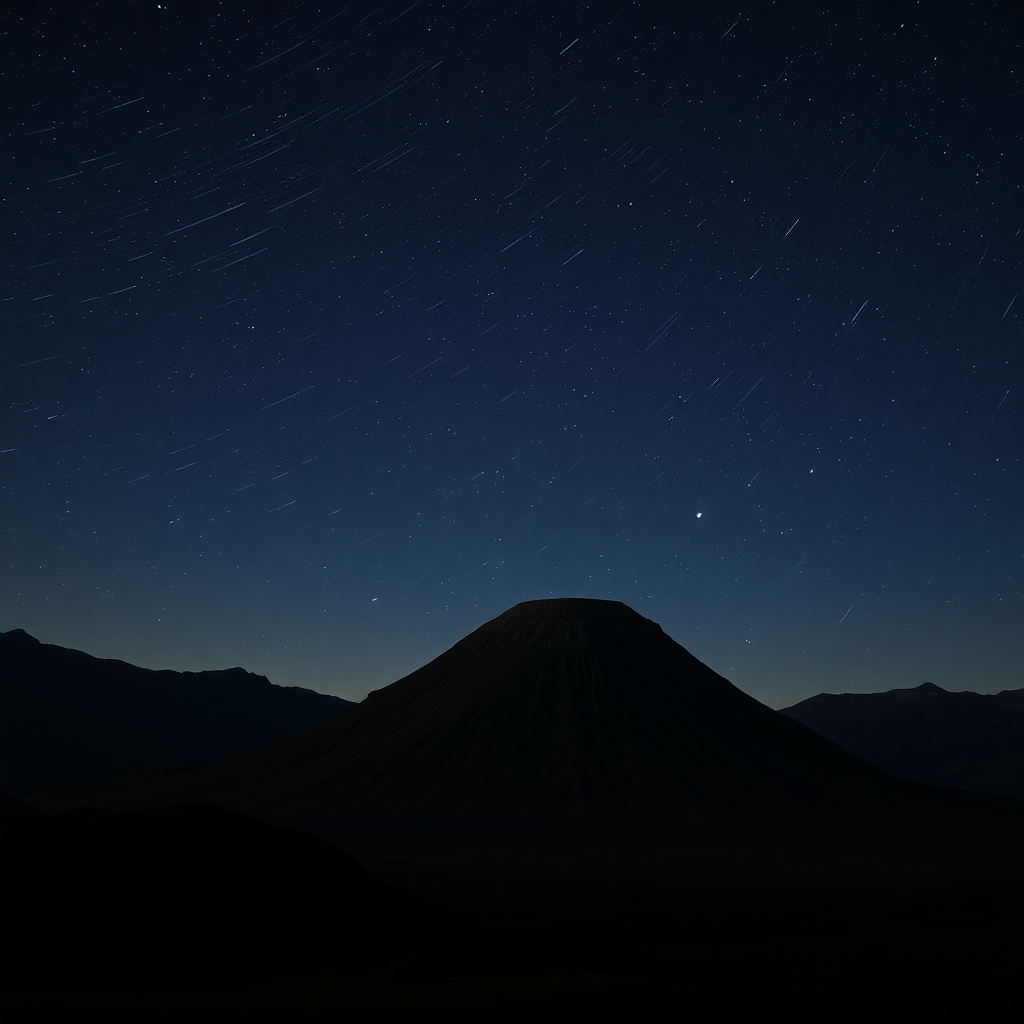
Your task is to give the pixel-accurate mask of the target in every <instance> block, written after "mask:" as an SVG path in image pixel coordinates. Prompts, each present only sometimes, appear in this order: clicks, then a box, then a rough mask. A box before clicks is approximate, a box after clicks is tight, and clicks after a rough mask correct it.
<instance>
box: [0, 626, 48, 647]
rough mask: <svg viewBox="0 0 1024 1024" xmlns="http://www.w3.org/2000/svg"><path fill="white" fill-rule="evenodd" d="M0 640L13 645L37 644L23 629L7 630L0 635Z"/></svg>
mask: <svg viewBox="0 0 1024 1024" xmlns="http://www.w3.org/2000/svg"><path fill="white" fill-rule="evenodd" d="M0 640H6V641H7V642H8V643H15V644H26V643H31V644H37V643H39V641H38V640H37V639H36V638H35V637H34V636H33V635H32V634H31V633H26V632H25V630H23V629H9V630H8V631H7V632H6V633H0Z"/></svg>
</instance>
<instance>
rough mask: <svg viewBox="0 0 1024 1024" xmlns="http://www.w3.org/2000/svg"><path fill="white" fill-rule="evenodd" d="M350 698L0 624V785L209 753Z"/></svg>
mask: <svg viewBox="0 0 1024 1024" xmlns="http://www.w3.org/2000/svg"><path fill="white" fill-rule="evenodd" d="M351 706H352V702H351V701H346V700H342V699H341V698H339V697H331V696H327V695H325V694H322V693H316V692H314V691H313V690H305V689H302V688H300V687H287V686H275V685H273V684H272V683H270V682H269V681H268V680H267V679H266V678H265V677H264V676H257V675H253V674H252V673H251V672H246V671H245V670H244V669H241V668H231V669H226V670H224V671H221V672H171V671H159V672H158V671H153V670H151V669H145V668H137V667H136V666H134V665H129V664H127V663H125V662H123V661H112V660H107V659H102V658H94V657H92V656H90V655H88V654H84V653H83V652H81V651H74V650H69V649H67V648H64V647H57V646H55V645H52V644H43V643H40V642H39V641H38V640H36V638H35V637H33V636H30V635H29V634H28V633H26V632H25V631H24V630H23V629H13V630H10V631H9V632H6V633H0V789H3V790H7V791H8V792H9V793H12V794H14V795H16V796H24V795H26V794H27V793H31V792H33V791H35V790H38V789H50V788H52V787H54V786H67V785H71V784H74V783H79V782H85V781H87V780H89V779H98V778H103V777H107V776H115V775H123V774H125V773H126V772H136V771H140V770H144V769H148V770H153V771H157V772H161V771H162V772H166V771H176V770H180V769H183V768H192V767H196V766H198V765H207V764H214V763H216V762H219V761H226V760H228V759H230V758H235V757H239V756H240V755H242V754H247V753H250V752H251V751H254V750H258V749H260V748H262V747H266V746H268V745H269V744H272V743H277V742H278V741H279V740H282V739H285V738H286V737H288V736H291V735H293V734H294V733H297V732H301V731H302V730H304V729H307V728H309V727H310V726H313V725H317V724H319V723H321V722H324V721H326V720H328V719H330V718H334V717H335V716H336V715H338V714H340V713H341V712H343V711H345V710H347V709H348V708H349V707H351Z"/></svg>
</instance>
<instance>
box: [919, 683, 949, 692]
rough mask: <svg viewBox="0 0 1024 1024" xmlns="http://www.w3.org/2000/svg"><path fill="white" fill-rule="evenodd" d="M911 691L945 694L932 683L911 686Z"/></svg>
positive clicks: (939, 687)
mask: <svg viewBox="0 0 1024 1024" xmlns="http://www.w3.org/2000/svg"><path fill="white" fill-rule="evenodd" d="M910 689H911V691H912V692H913V693H947V692H948V691H946V690H944V689H943V688H942V687H941V686H936V685H935V684H934V683H922V684H921V685H920V686H912V687H911V688H910Z"/></svg>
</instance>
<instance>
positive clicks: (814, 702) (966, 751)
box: [780, 683, 1024, 800]
mask: <svg viewBox="0 0 1024 1024" xmlns="http://www.w3.org/2000/svg"><path fill="white" fill-rule="evenodd" d="M780 713H781V714H783V715H786V716H788V717H789V718H793V719H796V721H798V722H803V724H804V725H806V726H809V727H810V728H811V729H813V730H814V731H815V732H818V733H821V735H822V736H827V737H828V738H829V739H830V740H834V741H835V742H836V743H838V744H839V746H841V747H842V748H843V750H847V751H849V752H850V753H851V754H856V755H857V757H860V758H863V759H864V760H865V761H868V762H870V763H871V764H873V765H877V766H878V767H879V768H882V769H884V770H885V771H887V772H891V773H892V774H893V775H897V776H899V777H900V778H903V779H912V780H914V781H915V782H928V783H931V784H932V785H936V786H950V787H953V788H955V789H970V790H976V791H978V792H981V793H994V794H996V795H998V796H1008V797H1013V798H1014V799H1016V800H1024V690H1003V692H1002V693H995V694H983V693H971V692H969V691H967V692H963V693H950V692H948V691H947V690H944V689H942V687H940V686H936V685H935V684H934V683H922V684H921V685H920V686H915V687H913V688H912V689H905V690H889V691H888V692H886V693H819V694H817V695H816V696H814V697H808V698H807V700H802V701H800V703H799V704H794V705H793V706H792V707H788V708H783V709H782V710H781V712H780Z"/></svg>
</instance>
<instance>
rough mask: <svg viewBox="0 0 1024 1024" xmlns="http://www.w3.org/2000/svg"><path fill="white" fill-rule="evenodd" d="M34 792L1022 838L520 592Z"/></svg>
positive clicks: (673, 832) (627, 829) (683, 828)
mask: <svg viewBox="0 0 1024 1024" xmlns="http://www.w3.org/2000/svg"><path fill="white" fill-rule="evenodd" d="M33 799H34V800H35V801H36V802H38V803H39V804H40V806H42V807H43V808H44V809H57V808H61V807H70V806H76V805H82V804H91V805H97V806H101V805H106V806H144V805H148V804H159V803H170V802H176V801H183V800H184V801H198V802H210V803H218V804H222V805H224V806H228V807H232V808H235V809H238V810H242V811H244V812H246V813H251V814H253V815H255V816H257V817H260V818H262V819H264V820H267V821H271V822H275V823H280V824H287V825H289V826H291V827H298V828H303V829H307V830H310V831H313V832H315V833H317V834H320V835H323V836H327V837H329V838H332V839H337V840H344V841H386V840H416V841H420V840H428V839H433V840H439V839H457V840H465V839H470V840H474V841H477V840H487V841H490V840H501V839H505V840H512V841H516V842H530V841H551V840H571V841H623V840H625V841H629V842H648V841H672V842H706V841H719V840H722V839H728V840H736V839H742V840H753V839H757V838H759V837H760V838H764V837H775V838H776V839H779V838H789V839H794V838H797V837H801V838H802V839H806V838H808V837H813V839H814V840H815V841H816V842H822V841H828V840H829V839H832V838H835V839H839V838H843V839H855V840H856V841H871V840H872V839H873V838H879V837H882V836H886V837H889V838H892V837H896V836H902V837H904V838H907V839H915V840H917V841H920V842H936V841H941V842H945V841H951V842H955V841H957V840H959V839H960V838H962V837H964V836H970V837H971V838H972V840H974V841H981V842H985V841H988V839H992V840H993V841H999V842H1019V841H1020V837H1019V833H1020V816H1019V814H1017V813H1016V812H1015V810H1014V808H1013V807H1012V806H1009V809H1007V805H1004V804H1003V803H1001V802H1000V801H998V800H996V799H994V798H984V797H980V796H976V795H968V794H961V793H952V792H948V791H944V790H938V789H934V788H931V787H920V786H915V785H913V784H910V783H907V782H903V781H900V780H897V779H894V778H892V777H891V776H889V775H886V774H885V773H883V772H881V771H879V770H878V769H876V768H874V767H872V766H870V765H868V764H866V763H864V762H863V761H861V760H859V759H857V758H855V757H852V756H851V755H849V754H846V753H845V752H843V751H842V750H840V749H839V748H838V747H837V746H836V745H835V744H833V743H832V742H831V741H829V740H826V739H824V738H822V737H820V736H818V735H816V734H815V733H813V732H812V731H811V730H809V729H807V728H806V727H804V726H803V725H801V724H799V723H797V722H794V721H792V720H791V719H788V718H786V717H784V716H782V715H779V714H778V713H776V712H775V711H772V710H770V709H769V708H767V707H765V706H764V705H762V704H760V703H759V702H757V701H756V700H754V699H753V698H751V697H749V696H747V695H746V694H744V693H742V692H741V691H740V690H738V689H737V688H736V687H734V686H732V685H731V684H730V683H729V682H727V681H726V680H725V679H723V678H722V677H721V676H719V675H717V674H716V673H715V672H713V671H712V670H711V669H709V668H708V667H707V666H705V665H703V664H702V663H701V662H699V661H697V659H696V658H694V657H693V656H692V655H690V654H689V653H688V652H687V651H685V650H684V649H683V648H682V647H680V646H679V644H677V643H676V642H675V641H674V640H672V639H671V637H669V636H667V635H666V634H665V633H664V632H663V631H662V630H661V628H660V627H659V626H658V625H656V624H655V623H653V622H651V621H649V620H648V619H645V618H643V617H642V616H640V615H638V614H637V613H636V612H634V611H633V610H632V609H630V608H628V607H626V606H625V605H623V604H621V603H619V602H613V601H594V600H582V599H563V600H553V601H533V602H527V603H524V604H520V605H517V606H516V607H514V608H512V609H510V610H509V611H507V612H505V613H504V614H503V615H500V616H499V617H498V618H496V619H493V620H492V621H490V622H488V623H486V624H484V625H483V626H481V627H480V628H479V629H477V630H476V631H475V632H473V633H472V634H470V635H469V636H468V637H466V638H465V639H464V640H462V641H460V642H459V643H458V644H456V645H455V646H454V647H453V648H451V650H449V651H447V652H446V653H445V654H442V655H441V656H440V657H438V658H436V659H435V660H434V661H432V662H430V663H429V664H428V665H425V666H424V667H423V668H421V669H419V670H418V671H416V672H413V673H412V674H411V675H409V676H407V677H405V678H404V679H401V680H399V681H398V682H396V683H394V684H392V685H391V686H388V687H385V688H384V689H382V690H378V691H376V692H374V693H372V694H370V695H369V697H367V698H366V700H365V701H364V702H363V703H362V704H360V705H358V706H357V707H355V708H354V709H352V710H351V711H349V712H347V713H346V714H345V715H344V716H341V717H339V718H337V719H334V720H332V721H330V722H327V723H324V724H323V725H320V726H317V727H315V728H313V729H310V730H308V731H307V732H305V733H303V734H301V735H299V736H296V737H293V738H292V739H290V740H287V741H285V742H283V743H280V744H278V745H276V746H274V747H272V748H269V749H267V750H264V751H261V752H259V753H257V754H254V755H252V756H250V757H247V758H243V759H240V760H238V761H235V762H233V763H230V764H225V765H220V766H215V767H213V768H210V769H205V770H199V771H196V772H190V773H187V774H182V775H181V776H178V777H175V778H170V779H166V780H163V781H159V780H158V781H156V782H154V783H152V784H151V785H148V786H140V785H138V784H136V783H133V782H132V781H131V780H121V781H118V780H115V781H114V782H112V783H109V784H107V783H104V784H101V785H98V786H83V787H80V788H78V789H72V790H65V791H62V792H57V793H49V794H37V795H36V796H35V797H34V798H33Z"/></svg>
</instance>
